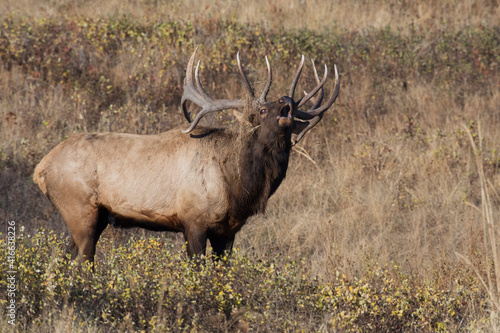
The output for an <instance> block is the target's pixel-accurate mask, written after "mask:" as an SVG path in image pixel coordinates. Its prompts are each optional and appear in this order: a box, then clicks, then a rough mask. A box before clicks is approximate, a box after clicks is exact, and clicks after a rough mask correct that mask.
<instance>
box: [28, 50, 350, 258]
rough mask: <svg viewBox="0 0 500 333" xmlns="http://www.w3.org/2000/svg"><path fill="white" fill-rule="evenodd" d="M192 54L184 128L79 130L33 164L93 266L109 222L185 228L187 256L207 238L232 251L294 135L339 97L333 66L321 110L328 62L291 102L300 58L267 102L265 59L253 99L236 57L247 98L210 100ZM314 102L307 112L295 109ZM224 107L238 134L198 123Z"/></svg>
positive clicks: (272, 185) (283, 166) (75, 251)
mask: <svg viewBox="0 0 500 333" xmlns="http://www.w3.org/2000/svg"><path fill="white" fill-rule="evenodd" d="M195 56H196V51H195V52H194V53H193V55H192V56H191V59H190V61H189V63H188V66H187V73H186V79H185V82H184V95H183V97H182V101H181V105H182V109H183V111H184V115H185V117H186V118H187V119H188V121H191V117H190V112H188V111H187V103H186V102H187V101H188V100H189V101H191V102H192V103H194V104H197V105H198V106H200V107H201V111H200V112H199V113H198V115H197V116H196V118H195V119H194V121H193V122H192V123H191V126H190V127H189V128H188V129H186V130H182V129H178V128H177V129H172V130H169V131H167V132H165V133H162V134H158V135H132V134H119V133H97V134H87V133H82V134H77V135H75V136H73V137H71V138H69V139H67V140H66V141H64V142H62V143H61V144H59V145H58V146H56V147H55V148H54V149H53V150H52V151H51V152H49V154H47V155H46V156H45V157H44V158H43V159H42V160H41V162H40V163H39V164H38V166H37V167H36V168H35V172H34V180H35V182H36V183H37V184H38V185H39V187H40V189H41V190H42V191H43V193H44V194H45V196H46V197H47V198H48V199H49V200H50V201H51V202H52V204H53V205H54V206H55V207H56V208H57V209H58V211H59V212H60V214H61V216H62V217H63V219H64V220H65V222H66V224H67V226H68V229H69V231H70V233H71V240H70V245H69V249H70V251H71V252H72V255H73V257H75V256H76V255H79V256H80V257H82V258H83V259H86V260H90V261H92V260H93V259H94V254H95V248H96V243H97V241H98V239H99V236H100V235H101V233H102V231H103V230H104V229H105V228H106V226H107V225H108V224H111V225H113V226H116V227H122V228H130V227H141V228H145V229H150V230H157V231H174V232H182V233H184V237H185V240H186V241H187V251H188V253H189V255H199V254H203V253H204V252H205V249H206V242H207V239H208V240H210V244H211V246H212V248H213V251H214V252H215V254H216V255H221V254H223V252H224V251H225V250H228V251H230V250H231V248H232V245H233V241H234V236H235V234H236V233H237V232H238V231H239V230H240V229H241V228H242V226H243V225H244V224H245V222H246V220H247V219H248V218H249V217H250V216H252V215H255V214H256V213H258V212H263V211H264V209H265V207H266V203H267V201H268V199H269V197H270V196H271V195H272V194H273V193H274V192H275V191H276V189H277V188H278V186H279V185H280V184H281V182H282V180H283V179H284V178H285V175H286V171H287V166H288V160H289V156H290V150H291V147H292V133H296V134H298V136H297V140H300V139H301V138H302V136H303V135H304V133H305V132H306V131H308V130H309V129H310V128H312V127H313V126H314V125H316V124H317V122H318V121H319V120H320V119H321V117H322V116H323V113H324V112H325V111H326V110H327V109H328V108H329V107H330V106H331V105H332V104H333V103H334V101H335V99H336V97H337V95H338V92H339V86H340V82H339V76H338V74H337V71H336V70H335V74H336V75H335V86H334V87H333V89H332V93H331V95H330V97H329V99H328V100H327V101H326V102H325V103H324V104H322V99H323V87H322V86H323V84H324V83H325V81H326V78H327V70H326V66H325V74H324V77H323V79H322V80H321V81H320V80H319V77H318V74H317V72H316V68H314V73H315V77H316V82H317V83H318V85H317V86H316V87H315V88H314V89H313V90H312V91H311V92H310V93H309V94H306V96H304V98H302V99H301V100H299V101H298V102H296V101H294V100H293V95H294V90H295V86H296V84H297V80H298V78H299V76H300V72H301V70H302V66H303V64H304V58H303V57H302V62H301V65H300V66H299V69H298V70H297V73H296V75H295V78H294V81H293V83H292V86H291V88H290V92H289V96H285V97H282V98H280V99H278V100H277V101H274V102H267V101H266V96H267V93H268V91H269V89H270V86H271V81H272V71H271V67H270V65H269V62H268V61H267V58H266V62H267V66H268V77H267V84H266V86H265V88H264V91H263V92H262V94H261V95H260V97H258V98H257V97H255V96H254V93H253V90H252V88H251V86H250V84H249V83H248V80H247V77H246V75H245V73H244V71H243V69H242V67H241V63H240V59H239V55H238V65H239V69H240V72H241V74H242V77H243V86H244V87H245V89H246V93H247V95H248V96H247V98H245V99H236V100H226V99H222V100H214V99H212V98H210V97H209V96H208V94H207V93H206V92H205V90H204V89H203V87H202V85H201V81H200V77H199V62H198V64H197V66H196V69H195V70H193V67H194V59H195ZM313 65H314V63H313ZM193 72H194V74H195V76H194V78H193ZM318 93H319V95H318V96H317V97H316V98H314V96H315V95H316V94H318ZM311 99H312V102H313V103H314V106H313V107H312V108H311V109H310V110H309V111H302V110H300V108H301V107H302V106H303V105H304V104H305V103H306V102H307V101H308V100H311ZM224 109H242V110H243V113H242V114H240V116H241V117H240V124H241V125H240V127H241V130H240V131H234V130H230V129H227V128H207V127H202V126H198V123H199V121H200V119H201V118H202V117H203V116H204V115H206V114H207V113H210V112H215V111H220V110H224ZM295 118H297V119H295ZM301 120H302V121H301Z"/></svg>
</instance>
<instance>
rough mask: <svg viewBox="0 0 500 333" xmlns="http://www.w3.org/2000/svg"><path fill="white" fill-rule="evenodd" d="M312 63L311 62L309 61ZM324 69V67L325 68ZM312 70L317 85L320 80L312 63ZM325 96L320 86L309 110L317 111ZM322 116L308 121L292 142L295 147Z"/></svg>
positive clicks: (321, 114)
mask: <svg viewBox="0 0 500 333" xmlns="http://www.w3.org/2000/svg"><path fill="white" fill-rule="evenodd" d="M311 61H312V60H311ZM325 67H326V66H325ZM313 68H314V78H315V79H316V83H317V84H318V85H319V83H320V80H319V75H318V71H317V70H316V67H314V62H313ZM304 94H305V95H306V96H307V95H308V94H307V92H305V91H304ZM324 96H325V88H324V87H323V86H321V92H320V94H319V96H318V97H317V98H315V99H313V100H312V102H313V107H312V108H311V110H314V109H317V108H318V107H320V105H321V102H322V101H323V97H324ZM323 115H324V113H320V114H319V115H318V116H316V117H314V118H312V119H311V120H310V121H309V124H308V125H307V126H306V128H304V129H303V130H302V131H301V132H300V133H299V134H298V135H297V137H296V138H295V142H294V145H296V144H297V143H298V142H299V141H300V140H302V138H303V137H304V135H305V134H306V133H307V132H308V131H309V130H310V129H311V128H313V127H314V126H316V124H318V123H319V121H320V120H321V119H322V118H323Z"/></svg>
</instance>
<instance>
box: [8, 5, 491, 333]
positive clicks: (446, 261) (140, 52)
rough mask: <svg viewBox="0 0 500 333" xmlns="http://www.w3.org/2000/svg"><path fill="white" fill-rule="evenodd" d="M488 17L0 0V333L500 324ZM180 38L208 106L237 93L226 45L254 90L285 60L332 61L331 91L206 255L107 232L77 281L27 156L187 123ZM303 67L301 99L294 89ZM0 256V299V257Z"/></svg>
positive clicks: (148, 237) (459, 12)
mask: <svg viewBox="0 0 500 333" xmlns="http://www.w3.org/2000/svg"><path fill="white" fill-rule="evenodd" d="M243 6H244V7H245V10H242V7H243ZM193 8H196V10H193ZM499 21H500V6H499V5H498V2H497V1H491V0H489V1H486V0H485V1H462V2H461V3H460V4H455V2H453V1H448V0H442V1H437V0H436V1H431V0H427V1H424V0H422V1H413V2H409V1H391V0H386V1H383V0H378V1H360V0H359V1H358V0H356V1H350V2H345V3H344V4H332V3H331V2H330V1H326V0H316V1H306V0H302V1H295V0H291V1H282V0H275V1H260V0H259V1H248V3H245V4H242V3H241V2H236V1H229V0H227V1H209V0H201V1H192V0H185V1H165V2H159V1H153V0H137V1H108V2H105V4H101V2H100V1H76V2H73V1H62V0H53V1H33V0H18V1H12V0H6V1H3V2H2V4H0V119H1V120H0V170H1V172H0V217H1V223H2V230H1V232H2V233H4V232H6V231H7V221H15V222H16V228H17V229H16V231H17V249H16V255H17V256H16V265H17V267H18V273H17V276H16V278H17V280H16V283H17V289H18V293H17V295H16V304H17V306H18V308H17V312H16V313H17V318H16V323H17V326H16V327H15V329H16V330H17V331H21V332H39V331H40V330H41V331H54V332H68V331H81V332H108V331H131V332H133V331H147V332H156V331H158V332H163V331H166V330H170V331H186V330H187V331H244V332H245V331H269V332H276V331H301V330H302V331H306V332H307V331H323V332H328V331H405V332H407V331H419V332H420V331H473V332H479V331H481V332H482V331H491V332H498V331H499V327H500V321H499V320H500V318H499V316H500V265H499V263H498V260H497V256H498V255H499V254H500V253H499V251H498V250H499V249H498V246H497V244H496V243H497V242H498V241H499V232H500V230H499V218H500V210H499V208H500V190H499V189H500V130H499V129H498V127H499V123H500V72H499V67H500V26H499V25H498V22H499ZM197 46H199V47H200V51H199V57H200V59H201V60H202V71H203V73H202V75H203V78H204V84H205V86H206V88H207V90H209V92H210V93H211V94H212V95H214V97H219V98H224V97H234V96H239V95H240V85H239V76H238V71H237V68H236V52H237V51H240V52H241V54H242V58H243V62H244V63H245V69H246V71H247V72H248V73H249V78H250V80H251V81H252V82H255V83H256V85H257V86H258V85H259V84H263V82H264V81H265V60H264V56H265V55H267V56H268V57H269V59H270V62H271V64H272V66H273V69H274V73H275V80H274V82H273V87H272V89H271V92H270V96H269V97H270V98H269V99H274V98H277V97H280V96H282V95H284V94H286V92H287V91H288V87H289V85H290V83H291V79H292V77H293V74H294V69H295V66H296V65H297V64H298V62H299V60H300V55H301V54H304V55H305V56H306V57H307V58H313V59H314V60H315V62H316V64H322V63H326V64H327V65H328V66H329V68H333V64H337V66H338V68H339V72H340V74H341V76H342V86H341V92H340V96H339V99H338V100H337V102H336V104H335V106H334V107H333V108H332V109H331V110H329V111H328V112H327V114H326V115H325V117H324V118H323V120H322V122H321V123H320V124H319V125H318V126H316V128H315V129H314V130H312V131H311V132H310V133H308V134H307V136H306V137H305V138H304V139H303V140H302V141H301V143H300V144H299V145H298V146H296V147H294V150H293V152H292V157H291V163H290V167H289V172H288V176H287V178H286V180H285V181H284V183H283V184H282V185H281V187H280V188H279V189H278V191H277V192H276V194H275V195H274V196H273V197H272V198H271V199H270V202H269V205H268V209H267V212H266V214H264V215H259V216H256V217H254V218H252V219H251V220H250V221H249V222H248V223H247V225H246V226H245V227H244V228H243V229H242V231H241V232H240V233H239V234H237V236H236V247H237V248H238V249H237V251H236V253H235V254H234V255H232V256H231V257H230V258H227V260H226V261H224V262H223V263H213V262H212V261H210V260H209V261H208V262H207V263H206V265H202V267H201V268H194V267H193V266H192V263H191V262H189V260H187V257H186V255H185V254H184V252H183V251H182V246H183V238H182V237H181V235H176V234H160V233H150V232H145V231H143V230H129V231H123V230H116V229H112V228H108V229H107V230H106V231H105V232H104V234H103V236H102V237H101V241H100V243H99V244H98V253H97V258H96V260H97V266H96V273H95V274H91V273H90V272H89V270H88V267H87V266H78V265H74V264H73V263H70V262H68V261H66V260H63V257H64V248H65V243H66V235H67V229H66V227H65V225H64V222H63V221H62V220H61V218H60V216H59V215H58V213H57V211H55V209H54V208H53V207H52V206H51V204H50V203H49V202H48V200H46V199H45V197H44V196H43V195H42V193H41V191H40V190H39V189H38V188H37V186H36V185H34V184H33V183H32V173H33V169H34V167H35V165H36V164H37V163H38V161H39V160H40V159H41V158H42V157H43V156H44V155H45V154H46V153H47V152H49V151H50V149H52V148H53V147H54V146H55V145H57V144H58V143H59V142H61V141H62V140H64V139H65V138H67V137H68V136H70V135H71V134H72V133H76V132H82V131H85V132H96V131H114V132H128V133H141V134H150V133H158V132H162V131H165V130H168V129H170V128H172V127H175V126H179V125H185V120H184V119H183V117H182V115H181V112H180V107H179V106H180V97H181V95H182V82H183V78H184V71H185V67H186V64H187V61H188V58H189V56H190V55H191V53H192V51H193V50H194V48H195V47H197ZM304 74H305V75H304V77H305V78H304V79H303V82H302V83H301V87H299V88H301V89H300V90H299V91H301V90H302V88H303V89H306V90H307V89H309V88H310V87H311V86H312V85H313V84H314V83H313V82H314V80H313V77H312V71H311V68H310V66H308V68H306V72H305V73H304ZM330 85H331V82H330ZM206 118H208V119H205V120H204V122H205V123H206V124H212V125H218V126H229V125H230V124H231V122H232V116H231V114H230V113H227V114H223V115H218V116H217V117H206ZM21 229H24V230H23V231H22V232H21ZM0 243H1V244H2V248H5V247H6V245H7V235H6V233H5V234H2V236H1V238H0ZM0 260H1V261H2V263H3V266H2V270H1V271H0V273H1V276H0V278H1V280H0V286H1V289H0V296H1V297H0V302H2V307H3V308H5V307H6V304H7V303H6V299H7V292H6V288H5V287H6V286H7V280H6V276H7V273H6V272H7V265H6V264H5V263H6V262H7V261H8V259H7V251H3V250H2V252H1V253H0ZM7 320H8V317H7V316H6V315H3V316H2V317H1V318H0V330H1V331H7V329H11V326H10V324H8V322H7Z"/></svg>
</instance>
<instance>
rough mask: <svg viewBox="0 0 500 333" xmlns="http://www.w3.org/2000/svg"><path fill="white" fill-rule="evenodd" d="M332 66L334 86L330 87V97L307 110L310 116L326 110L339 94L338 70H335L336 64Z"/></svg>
mask: <svg viewBox="0 0 500 333" xmlns="http://www.w3.org/2000/svg"><path fill="white" fill-rule="evenodd" d="M334 68H335V86H334V88H333V89H332V93H331V95H330V97H329V98H328V100H327V101H326V103H325V104H323V105H322V106H321V107H319V108H316V109H313V110H311V111H310V112H308V113H309V114H310V115H312V116H317V115H319V114H321V113H323V112H325V111H326V110H328V109H329V108H330V107H331V106H332V105H333V103H335V100H336V99H337V97H338V96H339V91H340V76H339V72H338V71H337V66H336V65H334Z"/></svg>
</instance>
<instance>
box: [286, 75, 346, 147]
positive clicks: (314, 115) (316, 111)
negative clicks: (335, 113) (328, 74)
mask: <svg viewBox="0 0 500 333" xmlns="http://www.w3.org/2000/svg"><path fill="white" fill-rule="evenodd" d="M334 69H335V86H334V87H333V89H332V93H331V95H330V98H328V101H326V103H325V104H323V105H322V106H320V105H321V100H322V99H323V90H322V94H321V95H320V96H319V97H318V100H316V102H315V103H314V106H313V108H312V109H311V111H310V112H304V111H301V110H296V112H295V114H294V115H295V116H296V117H297V118H299V119H304V120H305V119H307V120H310V121H309V124H308V125H307V127H306V128H304V129H303V130H302V131H301V132H300V133H299V135H297V137H296V138H295V143H294V144H297V143H298V142H299V141H300V140H301V139H302V138H303V137H304V135H305V134H306V133H307V131H309V130H310V129H311V128H313V127H314V126H316V125H317V124H318V123H319V121H320V120H321V119H322V118H323V115H324V112H325V111H326V110H328V109H329V108H330V107H331V106H332V105H333V103H334V102H335V100H336V99H337V97H338V95H339V90H340V76H339V72H338V71H337V66H334ZM316 79H317V76H316Z"/></svg>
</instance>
